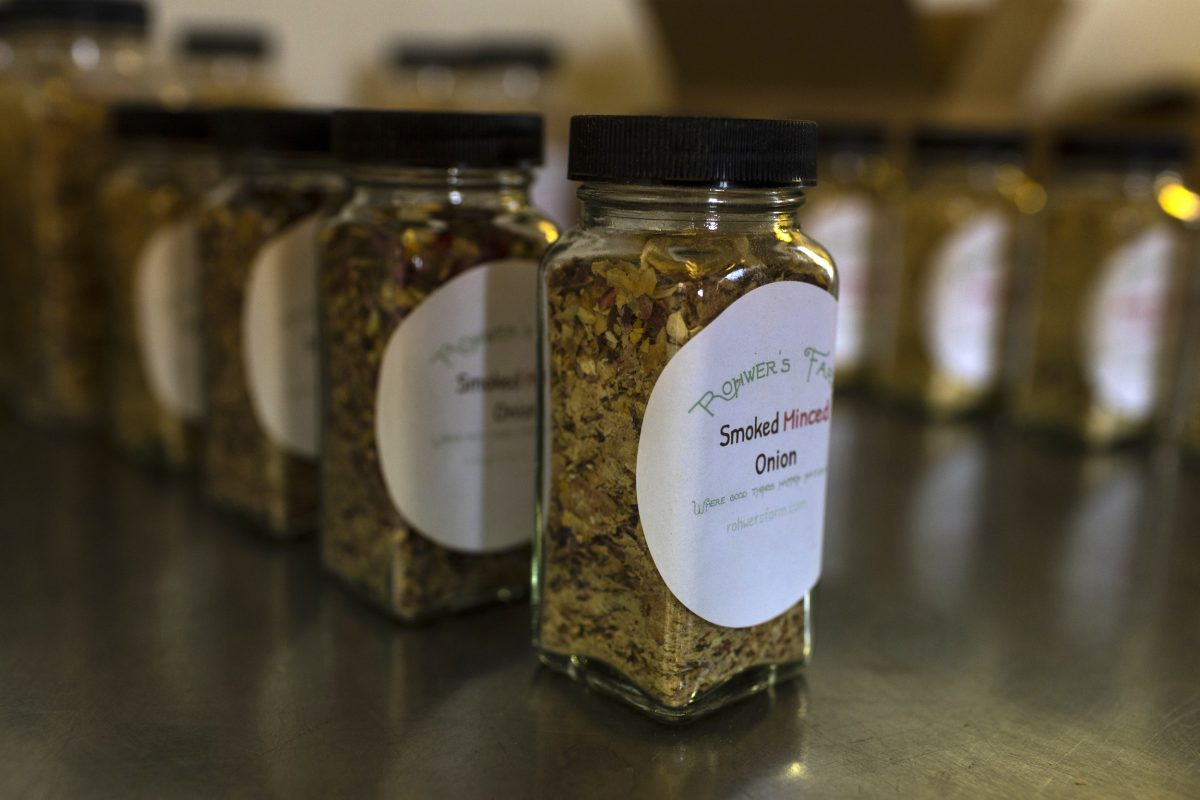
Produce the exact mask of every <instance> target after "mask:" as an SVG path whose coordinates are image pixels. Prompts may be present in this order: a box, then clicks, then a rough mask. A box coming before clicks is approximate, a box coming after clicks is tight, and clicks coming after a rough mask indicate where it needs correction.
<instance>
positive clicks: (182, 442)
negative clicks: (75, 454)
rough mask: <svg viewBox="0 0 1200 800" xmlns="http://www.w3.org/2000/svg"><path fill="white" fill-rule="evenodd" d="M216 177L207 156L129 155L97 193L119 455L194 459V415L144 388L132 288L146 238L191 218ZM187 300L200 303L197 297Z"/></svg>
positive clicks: (197, 430) (178, 463)
mask: <svg viewBox="0 0 1200 800" xmlns="http://www.w3.org/2000/svg"><path fill="white" fill-rule="evenodd" d="M166 157H167V156H166V155H165V154H164V155H163V158H166ZM218 177H219V171H218V168H217V164H216V161H215V159H214V158H211V157H205V156H198V157H197V156H190V157H189V156H181V155H180V154H178V153H176V154H174V157H173V158H171V159H170V165H169V166H168V165H167V164H160V165H156V166H153V167H149V168H147V167H146V166H144V165H142V164H139V163H138V162H136V161H132V162H130V163H127V164H125V165H124V166H123V167H122V168H120V169H117V170H115V171H114V172H113V174H112V175H111V176H110V177H109V179H108V180H107V181H106V182H105V185H104V187H103V189H102V192H101V199H100V203H101V208H102V210H103V219H104V222H105V225H104V229H105V231H106V232H107V244H108V247H107V249H106V253H107V260H108V264H107V270H106V271H107V275H108V280H109V298H110V302H111V304H112V305H111V309H112V334H111V342H110V347H111V351H110V355H109V359H108V363H109V367H108V369H109V374H108V391H109V396H108V418H109V428H110V431H111V434H112V436H113V439H114V440H115V441H116V443H117V445H118V446H119V447H121V449H122V450H124V451H125V452H126V453H128V454H130V455H133V456H135V457H137V458H140V459H143V460H146V461H149V462H153V463H159V462H161V463H165V464H167V465H169V466H171V467H173V468H185V467H190V466H193V465H195V463H196V461H197V459H198V457H199V449H200V437H201V420H200V418H199V417H198V416H197V417H192V418H187V417H185V416H183V415H181V414H179V413H177V412H176V411H173V410H171V409H168V408H167V407H166V406H164V405H163V403H162V402H160V400H159V398H157V397H156V396H155V394H154V391H153V390H152V388H151V384H150V379H149V376H148V375H147V373H146V364H145V359H144V356H143V353H142V346H141V345H140V344H139V341H138V337H139V332H138V317H139V315H140V313H141V312H140V310H139V309H138V308H137V303H138V296H137V292H138V288H139V287H138V283H139V277H144V276H139V274H138V273H139V269H140V268H142V264H141V259H142V258H143V253H144V251H145V248H146V246H147V245H148V244H149V243H150V242H151V239H152V238H153V237H154V236H155V235H156V234H158V233H160V232H162V231H164V229H166V228H168V227H171V228H175V227H179V226H188V225H191V224H193V223H194V220H195V216H196V214H197V212H198V207H199V204H200V198H201V196H202V195H203V193H204V192H205V191H206V190H207V189H209V188H211V187H212V186H213V185H215V183H216V181H217V178H218ZM181 268H187V265H182V266H181ZM196 290H197V292H198V291H199V287H198V286H197V287H196ZM164 299H165V298H164ZM194 302H195V303H196V305H199V297H198V296H197V297H196V298H195V300H194ZM197 332H198V329H197Z"/></svg>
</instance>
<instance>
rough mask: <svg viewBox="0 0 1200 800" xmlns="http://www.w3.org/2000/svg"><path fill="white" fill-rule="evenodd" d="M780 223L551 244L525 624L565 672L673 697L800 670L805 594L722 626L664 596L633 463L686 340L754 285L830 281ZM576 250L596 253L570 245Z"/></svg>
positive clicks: (677, 704)
mask: <svg viewBox="0 0 1200 800" xmlns="http://www.w3.org/2000/svg"><path fill="white" fill-rule="evenodd" d="M785 233H786V236H780V235H778V234H777V233H772V232H764V233H754V234H751V235H744V236H741V235H726V234H719V233H712V232H708V231H703V230H694V231H689V232H685V233H678V234H662V235H648V234H647V235H641V236H629V237H627V238H624V239H621V240H620V241H619V242H614V241H612V240H597V242H593V243H591V244H590V245H589V243H588V242H587V239H588V237H589V234H587V233H580V232H573V233H572V234H569V235H568V237H566V240H565V246H564V247H563V249H562V250H561V251H560V252H562V253H563V255H561V256H558V257H557V258H556V254H555V253H551V254H550V255H549V256H548V257H547V260H546V262H545V266H544V281H545V285H544V305H543V314H544V318H543V328H544V336H545V342H546V347H545V351H544V354H543V358H544V362H543V381H544V391H546V392H547V396H546V403H547V410H546V414H545V424H546V429H545V431H544V433H543V435H544V436H547V437H548V438H549V441H548V442H546V444H545V447H546V452H547V454H548V458H549V461H548V463H545V464H544V465H543V470H548V474H545V475H544V476H543V486H544V487H545V490H546V494H545V500H544V505H543V508H542V509H541V517H542V518H541V522H540V525H541V528H540V531H539V535H538V539H537V546H538V553H537V555H536V559H535V569H536V579H535V587H536V592H537V594H536V596H535V601H536V609H535V635H536V639H537V645H538V647H539V650H540V653H541V656H542V659H543V661H544V662H545V663H547V664H548V665H549V666H552V667H555V668H559V669H564V670H566V671H568V672H571V671H574V669H575V667H576V665H579V664H582V663H587V664H588V668H587V670H586V672H587V673H588V675H589V677H590V675H591V674H595V673H597V672H602V673H609V672H612V673H614V680H615V681H616V682H618V683H621V684H623V685H624V684H626V683H632V684H633V687H634V688H633V689H631V692H641V693H644V694H645V695H647V696H648V697H649V698H650V699H651V701H652V702H653V703H655V704H658V705H661V706H664V707H666V708H668V709H683V708H684V707H686V706H688V705H689V704H691V703H693V702H694V701H696V699H697V698H700V697H703V696H704V694H705V693H706V692H708V691H709V690H712V689H714V688H715V687H719V686H722V685H724V684H726V682H728V681H730V680H731V679H734V678H736V677H738V676H740V675H743V674H745V675H749V674H750V671H751V670H753V669H754V668H756V667H764V668H765V667H768V666H778V667H780V668H781V669H784V670H787V669H796V668H798V667H799V666H800V665H801V664H802V663H803V662H804V661H805V660H806V659H807V657H808V646H809V644H808V643H809V639H808V630H807V609H806V603H805V601H801V602H799V603H798V604H796V605H795V606H794V607H792V608H791V609H790V610H788V611H786V612H784V613H783V614H782V615H780V616H778V617H776V618H774V619H772V620H770V621H768V622H765V623H762V624H759V625H754V626H752V627H747V628H729V627H723V626H720V625H716V624H713V623H711V622H708V621H706V620H705V619H703V618H701V617H699V616H697V615H696V614H695V613H693V612H692V611H690V610H689V609H688V608H686V607H685V606H684V605H683V604H682V603H681V602H680V601H679V600H678V599H677V598H676V597H675V596H674V595H673V594H672V592H671V590H670V589H669V588H668V587H667V585H666V583H664V581H663V579H662V577H661V575H660V574H659V572H658V569H657V568H656V567H655V563H654V560H653V558H652V557H651V554H650V551H649V549H648V547H647V544H646V539H645V536H644V534H643V531H642V526H641V520H640V517H639V513H638V504H637V491H636V474H635V469H636V464H637V455H638V442H639V436H640V432H641V425H642V419H643V416H644V414H645V411H646V404H647V402H648V401H649V398H650V394H651V391H652V390H653V388H654V385H655V382H656V381H657V380H658V378H659V375H660V374H661V373H662V371H663V369H664V367H666V365H667V363H668V362H669V360H670V359H671V357H672V356H674V355H675V354H676V353H677V352H678V351H679V349H680V348H681V347H682V346H683V345H684V344H685V343H686V342H687V341H688V340H689V339H691V338H692V337H694V336H696V335H697V334H698V333H699V332H700V331H702V330H703V329H704V328H705V326H707V325H708V324H710V323H711V322H713V321H714V320H715V319H716V318H717V316H718V315H719V314H721V312H722V311H724V310H725V309H726V308H727V307H728V306H729V305H730V304H731V303H733V302H734V301H735V300H737V299H738V298H740V297H742V296H744V295H746V294H747V293H749V292H751V291H752V290H754V289H755V288H757V287H759V286H763V285H766V284H770V283H775V282H778V281H802V282H805V283H809V284H812V285H815V286H818V287H820V288H823V289H825V290H826V291H829V292H831V293H836V288H835V286H834V276H833V271H832V267H831V265H830V262H829V261H828V260H827V258H828V257H827V256H826V255H825V254H824V251H823V250H821V249H820V247H819V246H818V245H816V244H815V243H813V242H811V241H810V240H807V239H805V238H804V237H803V236H802V235H801V234H800V232H799V231H798V230H795V229H791V230H788V231H786V232H785ZM798 242H800V243H803V246H799V245H798V244H797V243H798ZM614 249H616V250H617V252H615V253H614V252H613V250H614ZM580 250H583V251H585V252H586V251H589V250H591V251H596V252H600V251H603V252H604V255H603V256H596V257H572V256H571V255H570V253H571V252H579V251H580ZM785 674H787V673H786V672H785V673H783V674H781V675H779V677H782V676H783V675H785Z"/></svg>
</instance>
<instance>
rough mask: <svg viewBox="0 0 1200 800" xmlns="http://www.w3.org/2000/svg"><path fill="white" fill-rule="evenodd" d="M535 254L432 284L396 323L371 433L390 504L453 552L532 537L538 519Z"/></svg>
mask: <svg viewBox="0 0 1200 800" xmlns="http://www.w3.org/2000/svg"><path fill="white" fill-rule="evenodd" d="M536 328H537V263H536V262H534V261H530V260H527V259H518V258H513V259H506V260H503V261H493V262H490V263H487V264H482V265H480V266H477V267H473V268H472V269H469V270H467V271H466V272H464V273H462V274H461V275H459V276H458V277H456V278H454V279H453V280H451V281H450V282H448V283H446V284H445V285H444V286H442V287H440V288H439V289H438V290H437V291H435V292H433V293H432V294H431V295H429V297H427V298H426V299H425V300H424V301H423V302H422V303H421V304H420V305H418V306H417V307H416V308H415V309H414V310H413V312H412V313H411V314H409V315H408V317H407V318H406V319H405V320H404V321H403V322H401V323H400V325H399V326H398V327H397V328H396V330H395V332H393V333H392V336H391V339H390V340H389V341H388V344H387V348H386V349H385V350H384V354H383V362H382V363H381V364H380V368H379V388H378V393H377V395H376V401H375V415H376V416H375V434H376V439H377V445H378V448H379V463H380V467H381V468H382V471H383V478H384V482H385V483H386V484H387V488H388V493H389V494H390V495H391V498H392V502H393V503H395V504H396V508H397V509H398V510H399V511H400V513H401V514H402V515H403V516H404V518H405V519H406V520H408V522H409V523H410V524H412V525H413V526H414V527H415V528H416V529H417V530H418V531H420V532H421V533H422V534H423V535H425V536H427V537H429V538H430V539H432V540H433V541H435V542H437V543H438V544H440V545H442V546H443V547H447V548H449V549H451V550H457V551H460V552H465V553H490V552H496V551H500V550H507V549H509V548H512V547H515V546H517V545H521V544H525V543H527V542H529V541H530V539H531V537H532V533H533V525H534V494H533V493H534V475H535V452H536V449H535V448H536V445H535V438H536V436H535V420H536V414H537V409H536V406H537V377H536V365H535V358H536V352H537V351H536V345H535V339H536Z"/></svg>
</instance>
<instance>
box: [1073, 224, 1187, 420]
mask: <svg viewBox="0 0 1200 800" xmlns="http://www.w3.org/2000/svg"><path fill="white" fill-rule="evenodd" d="M1175 241H1176V240H1175V236H1174V235H1173V234H1172V232H1171V229H1170V227H1169V226H1168V225H1167V224H1166V223H1162V224H1159V225H1155V226H1153V227H1151V228H1149V229H1148V230H1146V231H1145V232H1143V233H1142V234H1140V235H1139V236H1137V237H1135V238H1134V239H1133V240H1132V241H1130V242H1128V243H1126V244H1125V245H1124V246H1122V247H1121V248H1119V249H1118V250H1117V251H1116V252H1114V253H1113V254H1112V255H1111V256H1109V258H1108V260H1107V261H1105V262H1104V264H1103V265H1101V267H1100V273H1099V274H1100V280H1099V282H1098V284H1097V285H1096V288H1095V290H1094V292H1093V294H1092V297H1091V300H1090V302H1089V304H1088V306H1087V310H1086V312H1085V313H1084V315H1083V320H1082V322H1083V330H1082V338H1083V360H1084V365H1085V369H1084V372H1085V374H1086V375H1087V378H1088V380H1089V382H1090V383H1091V385H1092V391H1093V392H1095V394H1096V399H1097V400H1098V401H1099V402H1100V403H1101V404H1102V405H1105V406H1108V407H1109V408H1112V409H1113V410H1115V411H1118V412H1120V413H1122V414H1127V415H1130V416H1134V417H1140V416H1145V415H1147V414H1149V413H1151V412H1152V411H1153V408H1154V403H1155V401H1156V399H1157V395H1158V368H1159V360H1160V358H1161V355H1162V346H1163V341H1162V339H1163V329H1164V322H1165V313H1166V304H1167V293H1168V291H1169V290H1170V282H1171V268H1172V265H1173V263H1174V258H1175Z"/></svg>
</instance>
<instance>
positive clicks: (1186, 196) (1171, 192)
mask: <svg viewBox="0 0 1200 800" xmlns="http://www.w3.org/2000/svg"><path fill="white" fill-rule="evenodd" d="M1158 205H1159V206H1160V207H1161V208H1162V210H1163V211H1165V212H1167V213H1168V214H1170V215H1171V216H1172V217H1175V219H1180V220H1183V221H1184V222H1195V221H1196V220H1198V219H1200V195H1197V194H1196V193H1195V192H1193V191H1192V190H1191V189H1189V188H1187V187H1186V186H1184V185H1183V184H1182V183H1180V182H1179V181H1178V180H1174V179H1172V180H1168V181H1164V182H1163V183H1162V184H1160V185H1159V187H1158Z"/></svg>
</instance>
